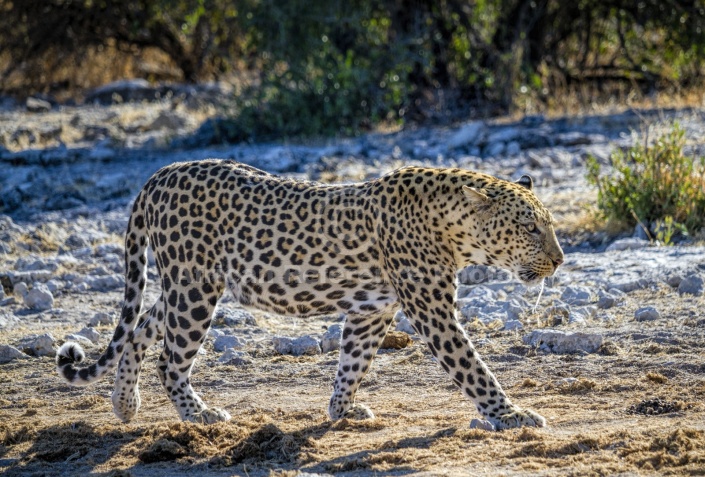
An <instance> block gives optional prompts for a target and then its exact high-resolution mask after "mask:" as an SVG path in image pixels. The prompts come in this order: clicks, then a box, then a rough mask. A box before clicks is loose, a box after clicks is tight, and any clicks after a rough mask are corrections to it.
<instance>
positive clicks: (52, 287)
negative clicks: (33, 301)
mask: <svg viewBox="0 0 705 477" xmlns="http://www.w3.org/2000/svg"><path fill="white" fill-rule="evenodd" d="M46 286H47V288H48V289H49V291H50V292H51V293H56V292H58V291H61V290H63V289H64V288H65V287H66V284H65V283H64V282H62V281H61V280H56V279H52V280H49V281H48V282H46Z"/></svg>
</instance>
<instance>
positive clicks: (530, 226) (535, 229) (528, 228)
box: [524, 222, 539, 234]
mask: <svg viewBox="0 0 705 477" xmlns="http://www.w3.org/2000/svg"><path fill="white" fill-rule="evenodd" d="M524 227H526V231H527V232H529V233H530V234H535V233H537V232H538V231H539V228H538V227H536V224H535V223H533V222H532V223H530V224H526V225H524Z"/></svg>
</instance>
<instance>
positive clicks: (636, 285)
mask: <svg viewBox="0 0 705 477" xmlns="http://www.w3.org/2000/svg"><path fill="white" fill-rule="evenodd" d="M649 283H651V282H650V281H649V280H648V279H645V278H639V279H637V280H627V281H623V282H612V283H610V284H609V287H608V288H610V289H614V290H619V291H621V292H622V293H630V292H633V291H636V290H641V289H643V288H646V287H647V286H649ZM612 291H613V290H610V293H612Z"/></svg>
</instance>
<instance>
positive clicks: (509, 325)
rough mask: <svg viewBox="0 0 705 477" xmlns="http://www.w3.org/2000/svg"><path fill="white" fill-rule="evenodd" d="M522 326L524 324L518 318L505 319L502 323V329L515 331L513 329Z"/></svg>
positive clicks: (521, 327) (519, 328) (518, 328)
mask: <svg viewBox="0 0 705 477" xmlns="http://www.w3.org/2000/svg"><path fill="white" fill-rule="evenodd" d="M523 328H524V325H523V324H522V323H521V321H519V320H507V321H506V322H505V323H504V331H515V330H521V329H523Z"/></svg>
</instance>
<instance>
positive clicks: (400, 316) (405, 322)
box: [394, 310, 416, 336]
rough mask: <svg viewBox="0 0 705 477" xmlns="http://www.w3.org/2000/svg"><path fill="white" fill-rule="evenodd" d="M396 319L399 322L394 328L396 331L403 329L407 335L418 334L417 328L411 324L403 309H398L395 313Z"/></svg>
mask: <svg viewBox="0 0 705 477" xmlns="http://www.w3.org/2000/svg"><path fill="white" fill-rule="evenodd" d="M394 319H395V320H396V322H397V326H396V328H394V330H395V331H402V332H404V333H406V334H407V335H411V336H414V335H415V334H416V330H415V329H414V327H413V325H412V324H411V321H409V318H407V317H406V315H405V314H404V312H403V311H401V310H399V311H397V314H396V315H394Z"/></svg>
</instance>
